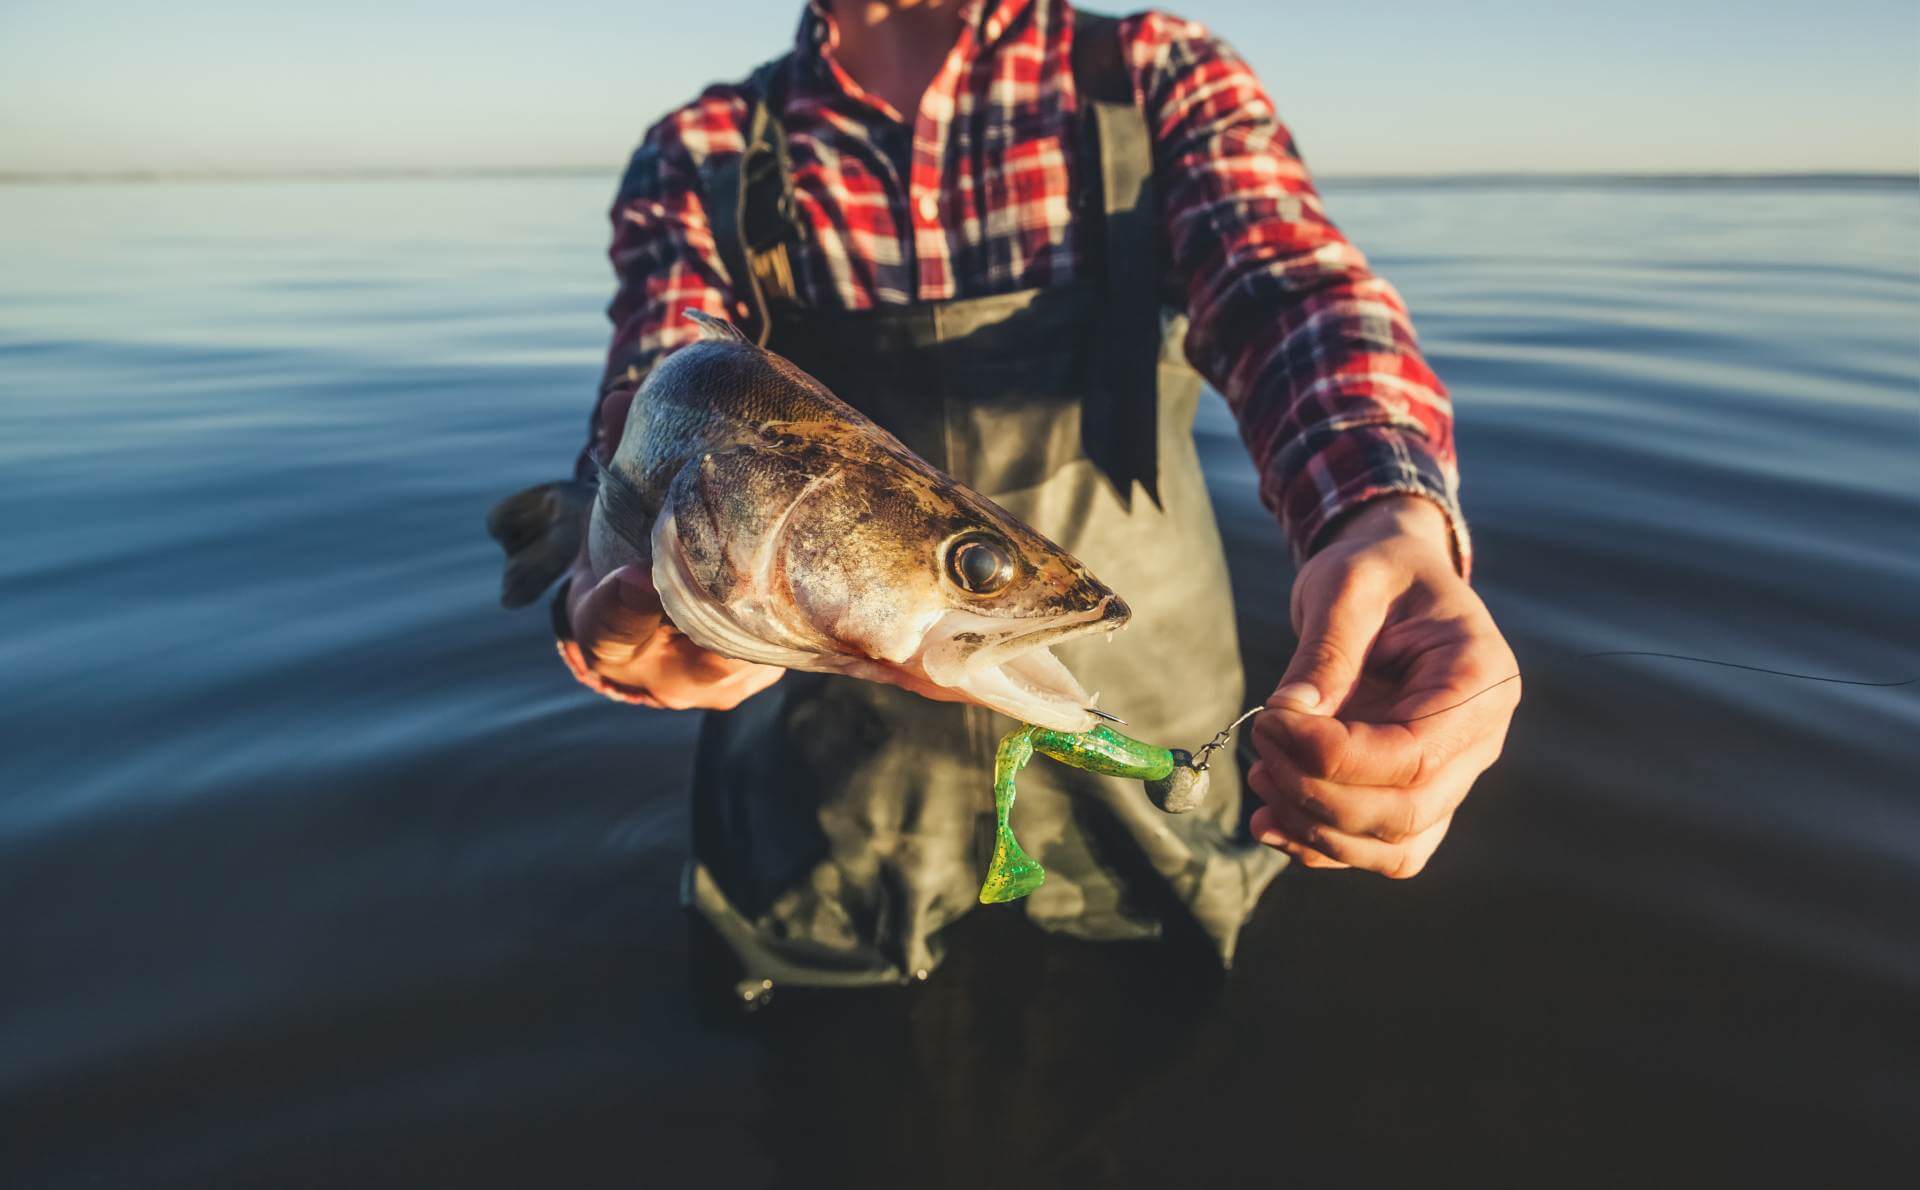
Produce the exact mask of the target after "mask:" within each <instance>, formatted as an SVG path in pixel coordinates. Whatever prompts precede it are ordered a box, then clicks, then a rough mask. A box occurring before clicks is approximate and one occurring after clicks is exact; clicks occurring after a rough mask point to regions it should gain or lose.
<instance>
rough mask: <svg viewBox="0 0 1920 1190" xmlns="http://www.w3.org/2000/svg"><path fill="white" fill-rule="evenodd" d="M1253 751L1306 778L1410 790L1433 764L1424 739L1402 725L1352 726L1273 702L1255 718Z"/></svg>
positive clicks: (1358, 724) (1356, 724)
mask: <svg viewBox="0 0 1920 1190" xmlns="http://www.w3.org/2000/svg"><path fill="white" fill-rule="evenodd" d="M1277 697H1278V696H1277V695H1276V698H1277ZM1253 746H1254V749H1255V750H1256V751H1258V752H1260V753H1261V755H1263V756H1264V755H1266V754H1268V753H1272V754H1274V755H1276V756H1280V757H1284V758H1285V759H1286V760H1287V761H1288V762H1289V763H1290V764H1291V765H1292V766H1293V767H1294V768H1295V769H1297V770H1299V771H1300V772H1301V773H1302V774H1304V775H1306V776H1309V777H1313V778H1315V779H1316V780H1321V781H1333V782H1336V783H1338V784H1341V785H1385V786H1391V787H1393V788H1405V787H1407V786H1409V785H1414V784H1418V783H1419V781H1420V779H1421V778H1422V777H1423V776H1425V775H1427V774H1428V772H1429V767H1428V766H1429V765H1430V763H1431V761H1430V760H1429V759H1428V755H1427V752H1426V749H1425V748H1424V746H1423V745H1422V741H1421V739H1420V738H1419V736H1417V735H1415V734H1414V733H1413V732H1411V731H1408V730H1407V728H1406V727H1404V726H1402V725H1400V724H1375V723H1348V722H1346V721H1345V720H1342V719H1335V718H1332V717H1331V716H1326V715H1312V714H1306V713H1303V712H1300V711H1296V710H1292V709H1290V708H1288V707H1285V706H1283V705H1279V704H1276V703H1274V702H1273V701H1271V700H1270V701H1269V702H1268V709H1266V710H1264V711H1261V712H1260V713H1259V714H1258V715H1255V716H1254V717H1253Z"/></svg>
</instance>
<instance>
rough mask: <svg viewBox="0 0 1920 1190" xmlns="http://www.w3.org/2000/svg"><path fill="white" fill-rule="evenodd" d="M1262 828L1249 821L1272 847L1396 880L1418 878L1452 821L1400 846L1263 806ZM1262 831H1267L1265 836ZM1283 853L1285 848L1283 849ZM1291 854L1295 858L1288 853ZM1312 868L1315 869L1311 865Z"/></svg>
mask: <svg viewBox="0 0 1920 1190" xmlns="http://www.w3.org/2000/svg"><path fill="white" fill-rule="evenodd" d="M1254 818H1255V819H1257V820H1258V822H1259V827H1255V825H1254V822H1252V821H1249V824H1248V825H1249V827H1250V828H1253V829H1254V837H1255V838H1257V839H1259V840H1260V841H1261V842H1262V843H1269V840H1273V842H1271V843H1269V845H1270V846H1281V845H1282V843H1283V842H1284V843H1292V844H1294V845H1295V846H1297V847H1300V848H1302V849H1304V850H1309V851H1312V852H1315V853H1318V854H1319V855H1321V856H1323V857H1325V858H1327V859H1330V860H1332V861H1334V862H1335V863H1339V864H1345V865H1347V866H1348V867H1353V868H1362V869H1365V870H1366V871H1369V872H1378V873H1379V874H1380V875H1382V876H1386V877H1388V878H1389V879H1393V880H1406V879H1409V878H1411V877H1414V876H1418V875H1419V874H1420V873H1421V872H1422V871H1423V870H1425V868H1426V866H1427V861H1428V860H1430V859H1432V858H1433V853H1434V852H1435V851H1436V850H1438V849H1439V847H1440V841H1441V840H1442V839H1444V838H1446V835H1447V828H1448V827H1449V826H1450V825H1452V823H1453V819H1452V818H1451V817H1449V818H1443V819H1441V820H1440V821H1439V822H1437V823H1435V824H1434V825H1432V826H1430V827H1428V828H1427V829H1426V830H1424V831H1422V832H1420V833H1419V834H1417V835H1413V836H1411V837H1410V838H1408V839H1406V840H1404V841H1402V842H1399V843H1384V842H1382V841H1380V840H1379V839H1375V838H1370V837H1368V836H1366V835H1350V834H1348V833H1347V832H1345V831H1342V830H1336V829H1334V828H1333V827H1330V826H1328V825H1326V824H1325V823H1319V822H1313V821H1310V820H1308V819H1307V818H1306V817H1305V816H1304V815H1299V814H1297V813H1289V812H1288V810H1287V808H1286V807H1281V806H1271V805H1269V806H1263V807H1262V808H1261V809H1260V810H1256V811H1254ZM1260 827H1264V829H1265V834H1264V835H1263V834H1262V831H1261V829H1260ZM1283 850H1285V848H1284V847H1283ZM1289 854H1292V852H1291V851H1289ZM1309 866H1313V865H1309Z"/></svg>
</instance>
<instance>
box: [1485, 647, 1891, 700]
mask: <svg viewBox="0 0 1920 1190" xmlns="http://www.w3.org/2000/svg"><path fill="white" fill-rule="evenodd" d="M1595 657H1666V658H1669V659H1671V660H1674V661H1697V662H1699V663H1700V664H1701V665H1720V666H1725V667H1726V668H1727V669H1744V670H1747V671H1748V672H1750V673H1757V674H1773V675H1774V676H1776V677H1782V678H1799V679H1800V680H1801V681H1803V682H1832V683H1833V684H1834V685H1836V686H1875V687H1878V688H1880V689H1883V690H1884V689H1889V688H1891V687H1894V686H1911V685H1913V684H1914V683H1915V682H1920V677H1915V678H1908V679H1907V680H1906V681H1904V682H1863V681H1860V680H1859V679H1857V678H1825V677H1821V676H1820V675H1819V674H1797V673H1793V672H1791V671H1789V670H1784V669H1768V668H1766V667H1765V666H1760V665H1742V664H1740V663H1739V662H1738V661H1715V660H1714V659H1713V658H1711V657H1688V656H1685V655H1684V654H1681V653H1650V652H1647V651H1645V650H1642V649H1617V650H1611V651H1609V652H1605V653H1582V654H1580V660H1582V661H1588V660H1591V659H1592V658H1595ZM1476 697H1478V696H1477V695H1476Z"/></svg>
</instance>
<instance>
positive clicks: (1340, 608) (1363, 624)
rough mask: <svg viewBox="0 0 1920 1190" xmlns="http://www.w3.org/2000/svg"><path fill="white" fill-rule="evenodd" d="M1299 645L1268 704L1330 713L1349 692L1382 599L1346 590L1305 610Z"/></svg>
mask: <svg viewBox="0 0 1920 1190" xmlns="http://www.w3.org/2000/svg"><path fill="white" fill-rule="evenodd" d="M1305 611H1306V615H1305V622H1304V623H1303V624H1302V626H1301V631H1300V644H1299V647H1297V648H1295V649H1294V651H1293V660H1292V661H1291V662H1290V663H1289V664H1288V665H1287V673H1286V676H1285V677H1283V678H1281V679H1280V686H1279V688H1278V689H1276V690H1275V691H1274V692H1273V697H1272V698H1270V699H1268V700H1267V705H1268V706H1278V707H1284V708H1285V709H1287V710H1293V711H1306V712H1309V713H1312V714H1315V715H1331V714H1333V713H1334V712H1335V711H1337V710H1339V709H1340V706H1341V704H1342V703H1344V702H1346V701H1347V697H1348V696H1349V695H1351V694H1352V693H1353V687H1354V684H1355V683H1357V682H1358V681H1359V680H1360V669H1361V666H1362V665H1363V664H1364V663H1365V662H1366V659H1367V650H1368V649H1370V648H1372V647H1373V638H1374V637H1376V636H1378V635H1379V634H1380V626H1381V624H1383V623H1384V622H1385V621H1386V618H1387V601H1386V600H1384V599H1371V598H1367V597H1365V596H1363V595H1359V594H1357V593H1354V592H1352V591H1351V590H1349V591H1347V592H1343V593H1342V594H1341V595H1339V596H1337V597H1335V598H1332V599H1328V600H1325V601H1323V602H1321V603H1319V604H1316V605H1313V606H1310V607H1308V608H1306V609H1305Z"/></svg>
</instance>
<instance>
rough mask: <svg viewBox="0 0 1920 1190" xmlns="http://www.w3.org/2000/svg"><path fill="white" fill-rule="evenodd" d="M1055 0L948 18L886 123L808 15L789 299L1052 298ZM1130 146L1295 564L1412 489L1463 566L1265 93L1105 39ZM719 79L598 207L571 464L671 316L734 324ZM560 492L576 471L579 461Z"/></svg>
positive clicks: (1068, 169) (1197, 330) (1380, 304)
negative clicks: (585, 392) (609, 209)
mask: <svg viewBox="0 0 1920 1190" xmlns="http://www.w3.org/2000/svg"><path fill="white" fill-rule="evenodd" d="M1072 26H1073V22H1072V13H1071V11H1070V10H1069V9H1068V7H1067V4H1066V3H1065V0H971V2H970V3H968V4H967V5H966V6H965V8H964V9H963V11H962V29H961V32H960V37H959V40H958V41H957V42H956V43H955V45H954V47H953V50H952V52H951V53H950V54H949V55H948V57H947V59H946V62H945V65H944V66H942V68H941V70H940V72H939V74H938V75H937V76H935V78H934V80H933V82H932V84H931V85H930V86H929V87H928V88H927V92H926V95H925V97H924V98H923V99H922V101H921V106H920V111H919V113H918V114H917V116H916V117H915V118H914V119H913V121H912V122H911V124H910V125H909V124H908V123H907V122H906V121H904V120H903V119H902V118H901V117H900V114H899V113H897V112H895V111H894V110H893V109H892V107H890V106H889V105H888V104H887V103H886V101H885V100H882V99H880V98H879V97H877V96H875V95H872V94H870V93H868V92H867V91H866V90H864V89H863V88H862V87H861V86H860V84H859V83H857V82H855V81H854V79H853V78H852V76H851V75H849V74H848V73H847V72H846V70H845V69H844V68H843V67H842V66H841V64H840V63H839V61H838V60H837V59H836V57H835V55H834V44H835V41H836V36H837V35H836V33H835V30H834V26H833V22H832V18H831V17H830V16H828V15H827V14H826V13H825V12H823V11H822V10H821V9H820V8H819V7H817V5H816V6H812V7H809V9H808V10H807V12H806V13H805V15H804V16H803V17H802V19H801V22H800V33H799V39H798V40H799V44H798V49H797V52H796V53H795V54H794V55H793V57H792V59H791V71H792V73H791V75H790V77H789V78H788V79H787V103H786V106H785V108H784V115H783V119H784V123H785V125H786V128H787V134H788V139H789V146H790V153H791V157H792V166H793V186H794V190H795V200H796V204H797V208H798V212H799V219H800V222H801V224H802V225H803V227H804V229H805V234H804V240H803V243H801V244H800V245H798V246H797V252H796V253H795V259H794V270H795V280H796V285H797V288H798V291H799V295H800V298H801V300H802V301H803V302H805V303H807V304H808V305H810V306H813V307H816V308H826V309H865V308H868V307H872V306H877V305H886V304H895V305H897V304H903V303H912V302H934V301H941V300H944V299H948V298H963V297H978V296H983V295H987V294H996V293H1005V292H1009V291H1012V290H1019V289H1031V288H1040V287H1045V286H1050V285H1062V284H1066V283H1068V282H1071V281H1073V280H1074V279H1075V277H1076V274H1077V273H1078V272H1079V271H1080V270H1081V267H1082V263H1081V262H1082V261H1083V260H1084V259H1085V256H1084V254H1083V251H1082V247H1081V244H1080V237H1081V235H1082V234H1083V230H1084V229H1083V228H1081V227H1080V226H1079V225H1078V224H1077V223H1076V221H1075V220H1074V218H1073V209H1072V203H1071V201H1070V200H1071V196H1072V195H1073V194H1075V193H1076V183H1077V181H1078V178H1077V173H1078V171H1079V170H1081V169H1083V168H1085V164H1084V163H1082V162H1080V161H1077V160H1075V155H1074V153H1073V151H1072V148H1073V145H1074V144H1075V132H1074V128H1075V112H1076V109H1077V107H1078V103H1077V97H1076V94H1075V90H1074V84H1073V74H1072V70H1071V67H1070V65H1069V62H1070V59H1069V47H1070V45H1071V39H1072V36H1073V30H1072ZM1120 33H1121V38H1122V44H1123V47H1124V50H1125V55H1126V60H1127V63H1128V66H1129V68H1130V71H1131V73H1132V77H1133V84H1134V89H1135V95H1136V98H1137V99H1138V100H1139V101H1141V102H1142V103H1143V104H1144V109H1145V112H1146V115H1147V121H1148V126H1149V128H1150V129H1151V130H1152V132H1153V135H1154V163H1155V177H1156V192H1157V194H1158V196H1159V202H1160V207H1161V210H1160V217H1161V225H1162V228H1163V230H1164V239H1165V242H1166V244H1167V247H1168V249H1169V257H1170V259H1169V266H1170V267H1169V270H1168V275H1167V278H1166V287H1167V294H1168V297H1169V300H1170V301H1173V302H1177V303H1178V304H1180V305H1181V306H1183V307H1184V308H1185V310H1186V312H1187V315H1188V317H1189V319H1190V320H1191V327H1190V330H1189V332H1188V335H1187V339H1186V344H1185V347H1186V353H1187V357H1188V359H1189V360H1190V361H1191V362H1192V364H1193V366H1194V367H1195V368H1196V369H1197V370H1198V371H1199V372H1200V373H1201V374H1202V375H1203V376H1205V377H1206V378H1207V379H1208V380H1209V381H1210V382H1211V383H1212V384H1213V386H1214V387H1215V388H1217V389H1219V390H1220V391H1221V392H1222V393H1224V394H1225V395H1226V398H1227V401H1228V403H1229V404H1230V405H1231V406H1232V409H1233V412H1234V415H1235V417H1236V419H1237V421H1238V422H1239V426H1240V432H1241V436H1242V437H1243V438H1244V439H1245V441H1246V444H1247V447H1248V449H1249V450H1250V451H1251V453H1252V455H1253V459H1254V462H1255V464H1256V466H1258V468H1259V470H1260V474H1261V480H1260V496H1261V499H1262V501H1263V502H1264V503H1265V504H1266V505H1267V507H1268V508H1269V509H1270V510H1272V511H1273V512H1275V513H1276V514H1277V515H1278V516H1279V518H1280V522H1281V526H1282V529H1283V530H1284V531H1285V533H1286V535H1287V539H1288V541H1289V542H1290V543H1291V544H1292V546H1293V549H1294V551H1295V554H1296V557H1303V556H1305V555H1306V554H1307V553H1309V552H1311V550H1312V549H1313V548H1314V547H1316V546H1317V545H1318V544H1319V542H1320V538H1321V536H1322V535H1323V533H1324V531H1325V529H1326V528H1327V526H1328V525H1329V524H1330V523H1331V522H1332V521H1333V520H1334V518H1336V517H1337V516H1339V515H1340V514H1341V513H1342V512H1345V511H1347V510H1349V509H1352V508H1353V507H1355V506H1357V505H1358V504H1360V503H1362V502H1364V501H1367V500H1370V499H1374V498H1376V497H1379V496H1383V495H1387V494H1389V493H1400V492H1404V493H1412V494H1417V495H1421V496H1425V497H1427V498H1429V499H1431V500H1433V501H1435V502H1436V503H1437V504H1439V505H1440V507H1441V508H1442V509H1443V510H1444V511H1445V512H1446V514H1447V519H1448V521H1449V522H1450V523H1451V525H1452V527H1453V536H1454V543H1455V547H1456V549H1457V551H1458V554H1459V558H1460V562H1461V566H1462V569H1463V570H1464V569H1465V567H1466V564H1467V561H1468V559H1469V556H1470V555H1469V546H1468V540H1467V535H1466V528H1465V521H1464V520H1463V519H1462V517H1461V515H1460V511H1459V504H1458V500H1457V490H1458V484H1459V478H1458V472H1457V470H1456V467H1455V462H1454V448H1453V414H1452V408H1451V406H1450V404H1449V403H1448V400H1447V395H1446V390H1445V389H1444V388H1443V387H1442V386H1441V384H1440V382H1439V380H1438V379H1437V378H1436V377H1435V376H1434V374H1433V372H1432V371H1431V370H1430V369H1429V368H1428V367H1427V364H1426V361H1425V360H1423V359H1422V358H1421V356H1420V352H1419V349H1418V347H1417V345H1416V343H1415V339H1414V333H1413V326H1412V324H1411V323H1410V321H1409V320H1408V317H1407V311H1406V307H1405V305H1404V304H1403V303H1402V302H1401V300H1400V296H1399V294H1397V293H1396V292H1395V291H1394V289H1393V287H1392V286H1390V285H1388V284H1387V283H1386V282H1385V281H1383V280H1381V279H1380V278H1378V277H1376V276H1374V275H1373V273H1372V272H1370V271H1369V270H1368V268H1367V262H1366V259H1365V258H1364V257H1363V256H1361V254H1360V252H1359V250H1358V249H1356V248H1354V247H1353V245H1351V244H1349V243H1348V242H1347V241H1346V239H1345V238H1344V237H1342V236H1341V234H1340V232H1339V231H1338V230H1337V229H1336V228H1335V227H1334V225H1333V224H1332V223H1331V222H1330V221H1329V220H1328V218H1327V214H1326V211H1325V209H1324V207H1323V206H1322V204H1321V201H1320V196H1319V195H1318V193H1316V192H1315V190H1314V188H1313V183H1312V180H1311V179H1310V178H1309V177H1308V174H1307V171H1306V167H1305V166H1304V165H1302V164H1301V161H1300V158H1299V155H1298V154H1297V153H1296V152H1295V151H1294V147H1293V141H1292V139H1291V137H1290V136H1289V135H1288V133H1287V130H1286V128H1285V127H1284V126H1283V125H1282V124H1281V123H1280V121H1279V120H1278V118H1277V117H1276V116H1275V114H1274V109H1273V104H1272V101H1271V100H1269V99H1268V98H1267V94H1266V92H1265V91H1264V90H1263V89H1262V88H1261V86H1260V83H1259V81H1258V80H1257V79H1255V78H1254V75H1253V72H1252V71H1251V70H1249V69H1248V68H1247V66H1246V64H1245V63H1244V62H1242V61H1241V60H1240V58H1239V57H1238V56H1236V55H1235V54H1234V52H1233V51H1232V50H1231V49H1229V48H1227V46H1226V45H1225V44H1223V43H1222V42H1221V41H1220V40H1219V39H1217V38H1215V37H1214V36H1212V35H1211V34H1210V33H1208V32H1207V30H1206V29H1204V28H1203V27H1201V26H1200V25H1198V24H1195V23H1193V22H1191V21H1185V20H1181V19H1179V18H1177V17H1172V16H1168V15H1166V14H1164V13H1159V12H1147V13H1142V14H1139V15H1136V16H1132V17H1129V18H1127V19H1126V20H1124V21H1123V22H1122V24H1121V27H1120ZM748 116H749V106H748V101H747V98H746V93H745V91H744V90H743V89H742V87H741V86H739V85H717V86H713V87H709V88H708V89H707V90H706V91H705V92H704V93H703V94H702V95H701V96H700V97H699V98H698V99H697V100H695V101H694V102H692V103H690V104H688V105H687V106H685V107H682V108H680V109H679V110H677V111H675V112H672V113H671V114H669V115H668V116H667V117H666V118H665V119H663V120H662V121H660V122H659V123H658V124H656V125H655V126H654V127H653V128H652V129H651V130H650V131H649V132H648V133H647V136H646V139H645V141H644V143H643V144H642V145H641V146H640V149H639V150H638V151H637V152H636V153H635V154H634V157H633V163H632V165H631V166H630V167H629V168H628V170H627V175H626V178H625V180H624V181H623V183H622V185H621V188H620V194H619V197H618V199H617V201H616V204H615V206H614V209H613V227H614V237H613V247H612V250H611V253H610V255H611V257H612V260H613V265H614V269H615V271H616V272H617V273H618V275H619V277H620V290H619V293H618V295H617V296H616V297H615V298H614V301H613V304H612V306H611V307H610V308H609V311H608V313H609V315H610V317H611V318H612V320H613V323H614V335H613V347H612V351H611V353H610V354H609V357H608V361H607V374H606V380H605V383H604V384H603V385H602V389H601V395H600V401H599V404H598V406H597V407H596V409H595V412H594V416H593V418H592V422H591V426H592V429H591V440H590V441H589V443H588V446H587V451H588V452H589V454H591V455H596V456H598V457H600V458H601V459H605V458H606V457H607V456H608V455H609V454H610V453H611V450H612V448H613V446H614V444H616V443H617V442H618V441H619V437H620V432H621V429H622V427H623V426H624V425H625V422H626V414H627V408H628V406H629V405H630V404H631V403H632V400H633V391H634V388H635V380H634V378H635V377H636V376H638V375H640V374H641V373H642V372H644V370H645V368H646V367H647V366H648V365H649V364H650V363H651V362H652V361H653V360H655V359H657V358H658V357H659V356H661V355H662V354H664V353H666V352H668V351H671V350H673V349H674V348H676V347H679V346H682V345H684V344H686V343H689V342H692V341H693V340H694V339H696V338H697V337H698V329H697V328H696V327H695V326H694V325H693V324H692V323H691V322H690V321H689V320H687V319H686V318H684V317H683V316H682V314H681V311H682V309H683V308H685V307H693V308H695V309H699V310H704V311H707V312H709V313H712V314H716V315H722V316H727V315H729V314H732V313H735V310H734V306H735V302H736V300H737V299H736V297H735V295H733V294H732V293H730V292H729V287H728V282H727V280H726V271H725V268H724V266H723V265H722V264H721V260H720V256H719V254H718V252H717V251H716V250H715V244H714V238H713V234H712V231H711V230H710V227H709V224H708V221H707V217H706V213H705V211H704V209H703V207H702V204H701V198H700V188H699V181H698V176H699V175H698V171H699V168H700V166H701V164H702V163H703V162H704V161H706V160H708V159H709V158H712V157H716V156H719V155H723V154H738V153H740V152H742V151H743V150H744V147H745V131H746V121H747V119H748ZM581 465H582V474H583V476H590V475H591V474H592V466H591V462H590V461H589V459H588V457H587V456H586V455H583V457H582V460H581Z"/></svg>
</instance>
